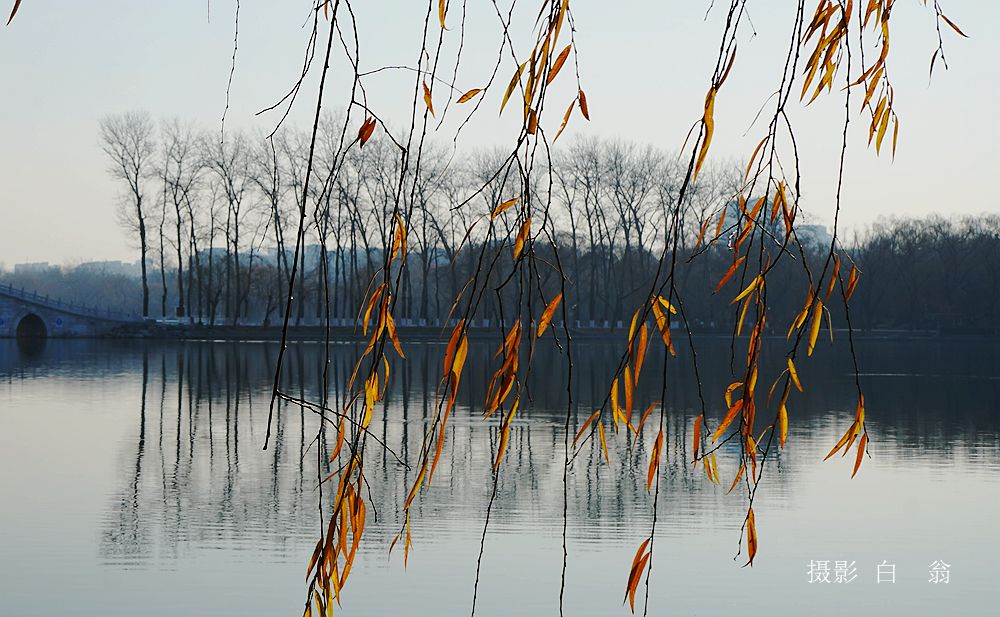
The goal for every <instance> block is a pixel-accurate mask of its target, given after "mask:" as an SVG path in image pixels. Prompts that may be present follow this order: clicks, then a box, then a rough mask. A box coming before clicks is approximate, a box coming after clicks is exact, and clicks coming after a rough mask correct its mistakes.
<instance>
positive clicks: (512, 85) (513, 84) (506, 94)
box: [500, 62, 528, 113]
mask: <svg viewBox="0 0 1000 617" xmlns="http://www.w3.org/2000/svg"><path fill="white" fill-rule="evenodd" d="M527 64H528V63H527V62H525V63H524V64H522V65H521V66H519V67H517V70H516V71H514V77H512V78H511V80H510V84H508V85H507V91H506V92H504V94H503V101H501V102H500V113H503V108H504V107H505V106H506V105H507V100H508V99H509V98H510V95H511V94H513V93H514V88H516V87H517V83H518V81H520V79H521V72H522V71H524V67H525V66H526V65H527Z"/></svg>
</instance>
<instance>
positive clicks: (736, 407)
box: [712, 399, 743, 441]
mask: <svg viewBox="0 0 1000 617" xmlns="http://www.w3.org/2000/svg"><path fill="white" fill-rule="evenodd" d="M741 409H743V399H740V400H738V401H736V402H735V403H733V406H732V407H730V408H729V411H727V412H726V415H725V417H723V418H722V422H720V423H719V427H718V428H716V429H715V432H714V433H712V441H717V440H718V439H719V437H720V436H722V434H723V433H724V432H726V429H727V428H728V427H729V424H730V423H731V422H732V421H733V419H734V418H735V417H736V414H738V413H739V412H740V410H741Z"/></svg>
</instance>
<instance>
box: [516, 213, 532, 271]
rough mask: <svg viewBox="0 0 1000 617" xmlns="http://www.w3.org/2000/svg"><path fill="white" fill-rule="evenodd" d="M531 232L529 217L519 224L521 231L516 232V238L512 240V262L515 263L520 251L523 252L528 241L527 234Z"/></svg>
mask: <svg viewBox="0 0 1000 617" xmlns="http://www.w3.org/2000/svg"><path fill="white" fill-rule="evenodd" d="M530 232H531V217H528V218H527V219H525V220H524V222H523V223H521V229H520V230H519V231H518V232H517V238H516V239H515V240H514V260H515V261H516V260H517V258H518V257H520V256H521V251H523V250H524V243H525V242H526V241H527V240H528V234H529V233H530Z"/></svg>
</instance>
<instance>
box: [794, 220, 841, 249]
mask: <svg viewBox="0 0 1000 617" xmlns="http://www.w3.org/2000/svg"><path fill="white" fill-rule="evenodd" d="M795 233H796V234H798V237H799V241H800V242H802V244H803V245H805V246H807V247H812V248H829V247H830V243H831V242H833V236H831V235H830V232H829V231H827V229H826V225H796V226H795Z"/></svg>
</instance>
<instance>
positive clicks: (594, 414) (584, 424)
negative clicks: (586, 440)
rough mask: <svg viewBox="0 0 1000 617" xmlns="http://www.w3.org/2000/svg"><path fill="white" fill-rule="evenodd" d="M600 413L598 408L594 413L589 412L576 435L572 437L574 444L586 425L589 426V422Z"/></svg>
mask: <svg viewBox="0 0 1000 617" xmlns="http://www.w3.org/2000/svg"><path fill="white" fill-rule="evenodd" d="M600 413H601V410H600V409H598V410H597V411H595V412H594V413H592V414H590V417H589V418H587V421H586V422H584V423H583V426H581V427H580V430H579V431H577V433H576V437H574V438H573V445H574V446H575V445H576V442H577V441H579V440H580V436H581V435H583V433H584V431H586V430H587V427H588V426H590V424H591V423H592V422H593V421H594V418H596V417H597V416H598V415H600Z"/></svg>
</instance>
